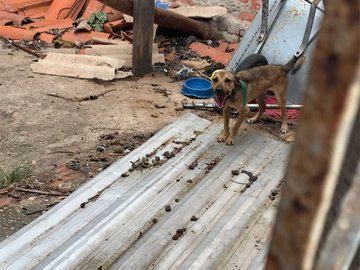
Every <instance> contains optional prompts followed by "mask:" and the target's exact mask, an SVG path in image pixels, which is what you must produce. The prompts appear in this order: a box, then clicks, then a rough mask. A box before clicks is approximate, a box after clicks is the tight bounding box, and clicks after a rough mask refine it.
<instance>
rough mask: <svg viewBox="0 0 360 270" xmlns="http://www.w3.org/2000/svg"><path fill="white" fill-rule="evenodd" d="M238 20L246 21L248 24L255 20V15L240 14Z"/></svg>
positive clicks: (248, 13)
mask: <svg viewBox="0 0 360 270" xmlns="http://www.w3.org/2000/svg"><path fill="white" fill-rule="evenodd" d="M239 18H240V19H241V20H243V21H248V22H252V21H253V20H254V18H255V14H254V13H250V12H245V13H241V14H240V15H239Z"/></svg>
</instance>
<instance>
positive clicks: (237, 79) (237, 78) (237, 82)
mask: <svg viewBox="0 0 360 270" xmlns="http://www.w3.org/2000/svg"><path fill="white" fill-rule="evenodd" d="M240 80H241V79H240V77H239V76H237V75H235V76H234V83H235V85H236V86H239V85H240Z"/></svg>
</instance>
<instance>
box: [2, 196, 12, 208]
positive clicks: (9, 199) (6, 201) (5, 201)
mask: <svg viewBox="0 0 360 270" xmlns="http://www.w3.org/2000/svg"><path fill="white" fill-rule="evenodd" d="M14 202H16V199H15V198H13V197H8V196H6V195H0V208H3V207H5V206H7V205H9V204H12V203H14Z"/></svg>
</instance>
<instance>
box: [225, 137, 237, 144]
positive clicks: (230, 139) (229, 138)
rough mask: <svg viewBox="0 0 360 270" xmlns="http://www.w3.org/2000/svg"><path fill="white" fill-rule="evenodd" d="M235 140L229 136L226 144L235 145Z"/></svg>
mask: <svg viewBox="0 0 360 270" xmlns="http://www.w3.org/2000/svg"><path fill="white" fill-rule="evenodd" d="M234 142H235V139H234V138H233V137H231V136H229V137H228V138H227V139H226V145H233V144H234Z"/></svg>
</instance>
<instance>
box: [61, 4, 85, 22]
mask: <svg viewBox="0 0 360 270" xmlns="http://www.w3.org/2000/svg"><path fill="white" fill-rule="evenodd" d="M86 2H87V0H77V1H76V4H75V5H74V6H73V8H72V9H71V10H70V12H69V14H68V15H67V16H66V17H65V18H72V19H73V20H76V19H77V17H78V16H79V14H80V12H81V10H83V8H84V6H85V4H86Z"/></svg>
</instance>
